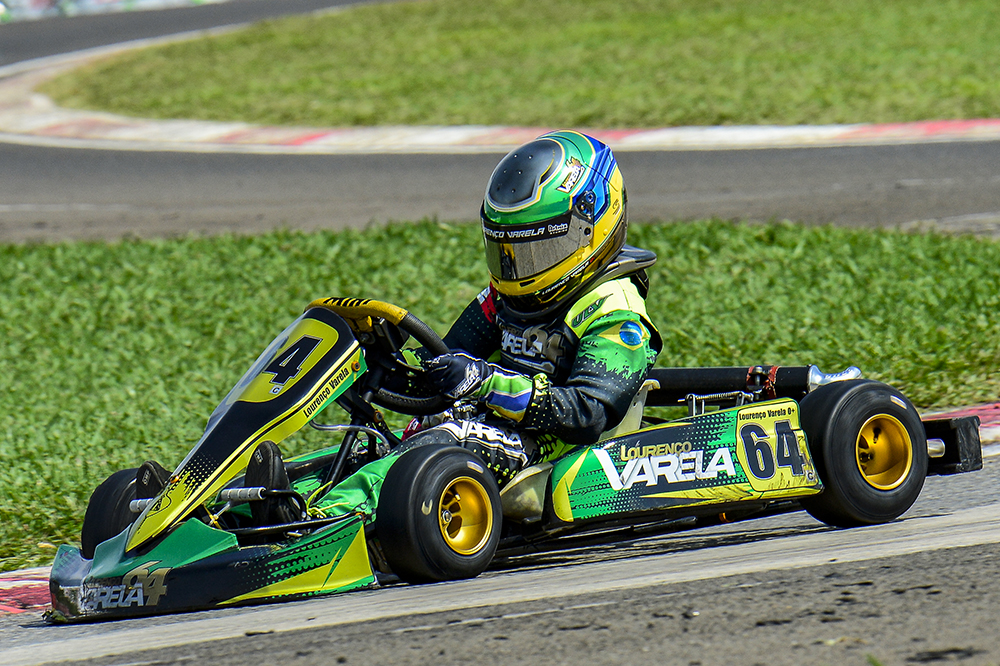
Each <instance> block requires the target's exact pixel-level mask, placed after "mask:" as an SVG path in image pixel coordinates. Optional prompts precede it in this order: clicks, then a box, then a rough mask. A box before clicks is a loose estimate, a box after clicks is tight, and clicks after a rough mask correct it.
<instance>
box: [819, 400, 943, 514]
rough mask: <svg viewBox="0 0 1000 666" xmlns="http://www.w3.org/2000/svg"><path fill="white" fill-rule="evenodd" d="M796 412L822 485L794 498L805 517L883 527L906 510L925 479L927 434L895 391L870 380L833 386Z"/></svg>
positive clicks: (906, 401)
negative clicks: (818, 490) (816, 490)
mask: <svg viewBox="0 0 1000 666" xmlns="http://www.w3.org/2000/svg"><path fill="white" fill-rule="evenodd" d="M800 407H801V414H802V427H803V429H804V430H805V432H806V436H807V437H808V440H809V450H810V452H812V454H813V457H814V459H815V462H816V468H817V471H818V472H819V476H820V479H822V481H823V485H824V487H825V490H824V491H823V492H822V493H821V494H819V495H815V496H813V497H806V498H803V499H802V500H801V503H802V506H803V508H804V509H805V510H806V511H808V512H809V513H810V515H812V516H813V517H814V518H816V519H818V520H821V521H823V522H824V523H827V524H829V525H835V526H838V527H854V526H858V525H874V524H878V523H887V522H889V521H891V520H894V519H896V518H897V517H899V516H900V515H902V514H903V513H904V512H905V511H906V510H907V509H909V508H910V506H912V504H913V502H914V501H916V499H917V495H919V494H920V490H921V488H923V485H924V479H925V478H926V476H927V436H926V434H925V433H924V428H923V424H922V423H921V422H920V416H919V415H918V414H917V410H916V409H915V408H914V407H913V405H912V404H911V403H910V401H909V400H907V399H906V397H904V396H903V394H902V393H900V392H899V391H897V390H896V389H894V388H893V387H891V386H888V385H887V384H882V383H881V382H875V381H871V380H853V381H846V382H835V383H833V384H828V385H826V386H822V387H820V388H818V389H817V390H815V391H813V392H812V393H810V394H809V395H807V396H806V397H805V398H803V400H802V402H801V405H800Z"/></svg>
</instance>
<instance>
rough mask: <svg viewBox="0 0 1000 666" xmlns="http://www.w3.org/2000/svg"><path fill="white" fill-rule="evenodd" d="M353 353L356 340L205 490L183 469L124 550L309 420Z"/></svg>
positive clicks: (209, 494)
mask: <svg viewBox="0 0 1000 666" xmlns="http://www.w3.org/2000/svg"><path fill="white" fill-rule="evenodd" d="M352 356H353V357H354V360H358V359H359V358H360V356H361V346H360V345H359V344H358V343H357V342H354V343H353V344H352V345H351V348H350V349H348V350H347V351H346V352H345V353H344V354H343V355H342V356H341V357H340V358H339V359H337V361H336V362H334V363H332V364H331V365H330V369H329V370H328V371H327V372H326V374H324V375H323V378H322V379H321V380H320V381H319V382H317V384H316V389H315V390H314V391H312V392H311V393H310V394H309V395H307V396H305V397H304V398H303V399H302V400H300V401H298V402H297V403H295V404H294V405H292V407H290V408H289V409H287V410H285V411H284V412H282V413H281V414H280V415H279V416H277V417H276V418H274V419H272V420H271V421H269V422H268V423H267V424H266V425H264V426H263V427H261V428H260V429H258V430H257V432H255V433H254V434H253V435H251V436H250V437H249V438H248V439H246V440H245V441H244V442H243V443H242V444H240V445H239V446H238V447H237V448H236V449H235V450H234V451H233V452H232V453H231V454H230V455H229V457H228V458H226V460H225V461H224V462H223V463H222V464H221V465H219V466H218V467H217V468H216V469H215V471H214V472H213V473H212V475H211V476H209V478H208V480H207V481H206V482H204V483H202V486H201V488H202V490H201V491H200V492H197V488H195V489H191V488H190V486H189V485H188V484H187V483H186V481H187V479H188V474H186V473H185V472H181V474H180V475H178V476H176V477H174V478H173V479H171V481H170V482H169V484H168V486H167V489H166V492H165V494H164V495H163V496H162V497H160V498H159V499H157V501H156V502H154V503H153V504H151V505H150V506H148V507H146V509H145V510H144V511H143V512H142V514H141V515H140V516H139V518H138V519H137V520H136V522H135V524H134V525H133V526H132V530H131V532H130V534H129V540H128V544H127V545H126V547H125V550H126V551H130V550H132V549H133V548H136V547H138V546H141V545H142V544H143V543H145V542H146V541H148V540H149V539H152V538H153V537H154V536H156V535H157V534H159V533H160V532H162V531H163V530H165V529H167V528H168V527H170V526H171V525H173V524H174V523H176V522H177V521H178V520H180V519H181V518H182V517H183V516H185V515H187V513H188V511H190V510H191V509H192V508H194V507H195V506H197V505H198V504H200V503H202V502H203V501H205V499H207V498H209V497H212V496H214V495H215V494H216V493H218V492H219V491H220V490H222V489H223V488H224V487H225V486H226V484H228V483H229V482H230V481H232V480H233V479H234V478H236V476H237V475H239V473H240V472H242V471H243V470H244V469H246V466H247V464H248V463H249V461H250V456H251V455H252V454H253V445H254V444H256V443H258V442H260V441H261V440H262V439H264V438H265V437H267V438H269V439H271V440H272V441H274V443H276V444H278V443H280V442H281V441H282V440H283V439H285V438H286V437H288V436H289V435H290V434H292V433H294V432H296V431H297V430H299V429H300V428H302V426H304V425H305V424H306V423H308V422H309V419H310V418H311V417H312V415H313V414H315V412H316V410H313V411H311V412H310V411H309V410H308V408H309V405H310V403H311V402H312V401H313V400H314V399H316V396H317V395H319V394H320V393H322V392H323V391H325V390H326V389H327V388H328V385H329V384H331V383H333V382H336V383H337V385H339V384H340V383H342V382H343V381H344V376H343V373H341V372H340V371H341V370H342V369H343V367H344V364H345V363H346V362H348V361H349V360H350V359H351V357H352ZM307 412H308V413H307ZM185 462H186V461H185ZM213 479H214V480H213ZM209 481H210V482H209Z"/></svg>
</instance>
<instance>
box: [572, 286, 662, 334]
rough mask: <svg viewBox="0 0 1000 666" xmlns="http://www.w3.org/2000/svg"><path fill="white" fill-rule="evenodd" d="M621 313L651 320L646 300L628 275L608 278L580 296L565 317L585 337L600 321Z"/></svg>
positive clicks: (625, 315)
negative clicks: (615, 278) (614, 278)
mask: <svg viewBox="0 0 1000 666" xmlns="http://www.w3.org/2000/svg"><path fill="white" fill-rule="evenodd" d="M614 314H618V315H619V316H622V317H624V318H628V319H638V320H643V321H648V316H647V314H646V301H645V300H644V299H643V298H642V296H641V295H640V294H639V290H638V289H637V288H636V286H635V284H634V283H633V282H632V280H630V279H629V278H628V277H623V278H619V279H617V280H609V281H608V282H604V283H602V284H600V285H598V286H597V287H595V288H594V289H592V290H590V291H589V292H587V293H586V294H584V295H583V296H581V297H580V298H579V299H577V301H576V302H575V303H573V305H572V306H570V308H569V309H568V310H567V311H566V314H565V316H564V318H563V321H564V322H565V323H566V325H567V326H568V327H569V328H570V329H571V330H572V331H573V333H574V334H576V335H577V336H578V337H582V336H583V334H584V333H586V331H587V329H588V328H590V327H591V326H592V325H593V324H594V323H596V322H597V321H606V318H607V317H608V316H609V315H614Z"/></svg>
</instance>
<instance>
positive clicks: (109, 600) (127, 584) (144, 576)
mask: <svg viewBox="0 0 1000 666" xmlns="http://www.w3.org/2000/svg"><path fill="white" fill-rule="evenodd" d="M156 564H158V562H147V563H146V564H143V565H142V566H139V567H136V568H135V569H132V571H129V572H128V573H127V574H125V575H124V576H122V582H121V584H120V585H94V586H86V587H85V588H84V593H83V607H84V608H85V609H87V610H90V611H96V610H110V609H113V608H131V607H132V606H135V607H136V608H141V607H143V606H155V605H156V604H157V603H159V601H160V597H162V596H164V595H166V593H167V586H166V585H164V584H163V580H164V578H166V576H167V574H168V573H170V569H169V568H162V569H157V570H156V571H152V572H150V570H149V569H150V567H153V566H155V565H156Z"/></svg>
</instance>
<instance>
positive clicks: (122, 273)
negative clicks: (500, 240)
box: [0, 221, 1000, 570]
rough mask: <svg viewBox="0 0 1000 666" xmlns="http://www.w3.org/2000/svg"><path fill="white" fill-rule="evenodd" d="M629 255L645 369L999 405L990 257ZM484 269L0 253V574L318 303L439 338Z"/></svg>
mask: <svg viewBox="0 0 1000 666" xmlns="http://www.w3.org/2000/svg"><path fill="white" fill-rule="evenodd" d="M630 241H631V242H632V243H634V244H637V245H641V246H643V247H648V248H650V249H653V250H655V251H656V252H657V253H658V254H659V256H660V261H659V262H658V264H657V265H656V266H655V267H654V269H653V270H652V271H651V279H652V283H653V287H652V292H651V295H650V298H649V309H650V313H651V316H652V317H653V319H654V321H655V322H656V323H657V324H658V326H659V328H660V330H661V332H662V334H663V338H664V342H665V348H664V351H663V353H662V354H661V355H660V358H659V363H660V364H663V365H730V364H739V365H744V364H752V363H780V364H803V363H816V364H818V365H819V366H820V367H821V368H823V369H825V370H827V371H834V370H840V369H842V368H843V367H845V366H846V365H848V364H852V363H853V364H857V365H859V366H860V367H862V368H863V369H864V370H865V371H866V374H867V375H868V376H869V377H873V378H877V379H882V380H884V381H888V382H891V383H893V384H895V385H897V386H898V387H899V388H901V389H902V390H904V391H905V392H906V393H907V394H908V395H909V396H910V397H911V398H912V399H913V400H914V402H915V403H916V404H917V405H918V406H921V407H930V406H944V405H955V404H962V403H970V402H977V401H987V400H996V399H997V396H998V393H1000V294H998V292H997V290H996V285H997V284H1000V245H998V244H996V243H993V242H989V241H984V240H982V239H976V238H971V237H946V236H939V235H915V234H914V235H908V234H903V233H898V232H891V231H859V230H849V229H837V228H829V227H823V228H807V227H802V226H796V225H791V224H768V225H759V226H748V225H740V224H734V223H728V222H720V221H704V222H697V223H690V224H643V225H639V224H635V225H632V226H631V227H630ZM386 257H394V258H396V257H399V258H402V257H409V258H411V261H402V260H397V259H393V260H392V261H390V262H388V265H386V261H385V258H386ZM483 266H484V262H483V261H482V259H481V237H480V235H479V230H478V225H475V224H469V225H444V224H438V223H434V222H423V223H418V224H399V225H390V226H387V227H379V228H372V229H369V230H367V231H345V232H339V233H332V232H317V233H309V234H305V233H292V232H273V233H269V234H265V235H262V236H256V237H217V238H196V237H190V238H183V239H173V240H154V241H126V242H120V243H111V244H105V243H77V244H65V245H8V246H0V366H2V367H3V368H4V378H5V379H4V381H3V382H2V383H0V403H2V404H3V406H4V409H3V410H2V411H0V461H2V462H3V464H2V465H0V570H4V569H11V568H15V567H18V566H23V565H28V564H41V563H45V562H47V561H49V560H50V559H51V557H52V554H53V552H54V551H53V550H52V547H51V545H46V544H58V543H63V542H73V541H75V540H76V539H77V535H78V533H79V527H80V523H81V521H82V518H83V513H84V510H85V506H86V502H87V499H88V497H89V494H90V492H91V490H92V489H93V488H94V487H95V486H96V485H97V484H98V483H99V482H100V481H101V480H102V479H104V478H105V477H106V476H107V475H108V474H110V473H111V472H112V471H114V470H116V469H119V468H124V467H132V466H135V465H137V464H138V463H139V462H141V461H142V460H145V459H147V458H155V459H159V460H160V461H162V462H163V463H165V464H167V465H168V466H170V467H172V466H174V465H176V464H177V463H178V462H179V461H180V459H181V458H182V457H183V455H184V453H185V452H186V451H187V449H188V448H189V446H190V444H191V443H192V442H194V441H195V440H196V439H197V437H198V436H199V435H200V433H201V430H202V428H203V427H204V423H205V420H206V418H207V417H208V415H209V413H210V412H211V411H212V409H213V408H214V407H215V405H216V404H217V402H218V401H219V400H221V399H222V397H223V396H224V395H225V393H226V392H227V391H228V389H229V387H230V386H231V385H232V384H233V383H234V382H235V381H236V380H237V379H238V378H239V377H240V375H241V374H242V373H243V371H244V370H245V369H246V367H248V366H249V364H250V363H251V362H252V361H253V359H254V358H255V357H256V356H257V354H258V353H259V352H260V350H261V349H263V347H264V346H265V345H266V344H267V343H268V342H269V341H270V339H271V338H272V337H273V336H274V335H276V334H277V333H278V332H279V331H281V330H282V329H283V328H284V326H285V325H286V324H287V322H289V321H290V320H291V319H292V318H294V317H295V316H296V315H297V313H299V312H301V310H302V308H303V307H304V306H305V305H306V304H307V303H308V302H310V301H311V300H313V299H314V298H318V297H322V296H327V295H344V296H349V295H352V296H368V297H373V298H379V299H382V300H387V301H390V302H395V303H398V304H399V305H401V306H403V307H405V308H408V309H410V310H412V311H413V312H414V313H415V314H417V315H418V316H420V317H421V318H423V319H425V320H426V321H427V322H428V323H429V324H431V326H433V327H434V328H435V329H436V330H438V331H439V332H441V333H443V332H445V331H446V330H447V327H448V325H449V323H450V322H451V321H452V320H453V319H454V318H455V317H456V316H457V315H458V313H459V312H460V310H461V309H462V307H464V305H465V304H466V303H467V302H468V301H469V300H471V299H472V298H473V297H474V296H475V294H476V293H478V291H479V290H480V289H481V287H482V286H483V285H484V284H485V282H486V279H487V276H486V274H485V269H484V267H483ZM338 411H339V410H336V409H334V410H333V412H331V414H330V418H333V416H335V413H336V412H338ZM314 442H315V439H310V440H302V439H301V438H300V439H299V440H297V441H290V442H289V444H288V445H287V446H285V449H286V452H296V451H301V450H303V448H304V447H307V446H310V445H312V443H314Z"/></svg>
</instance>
